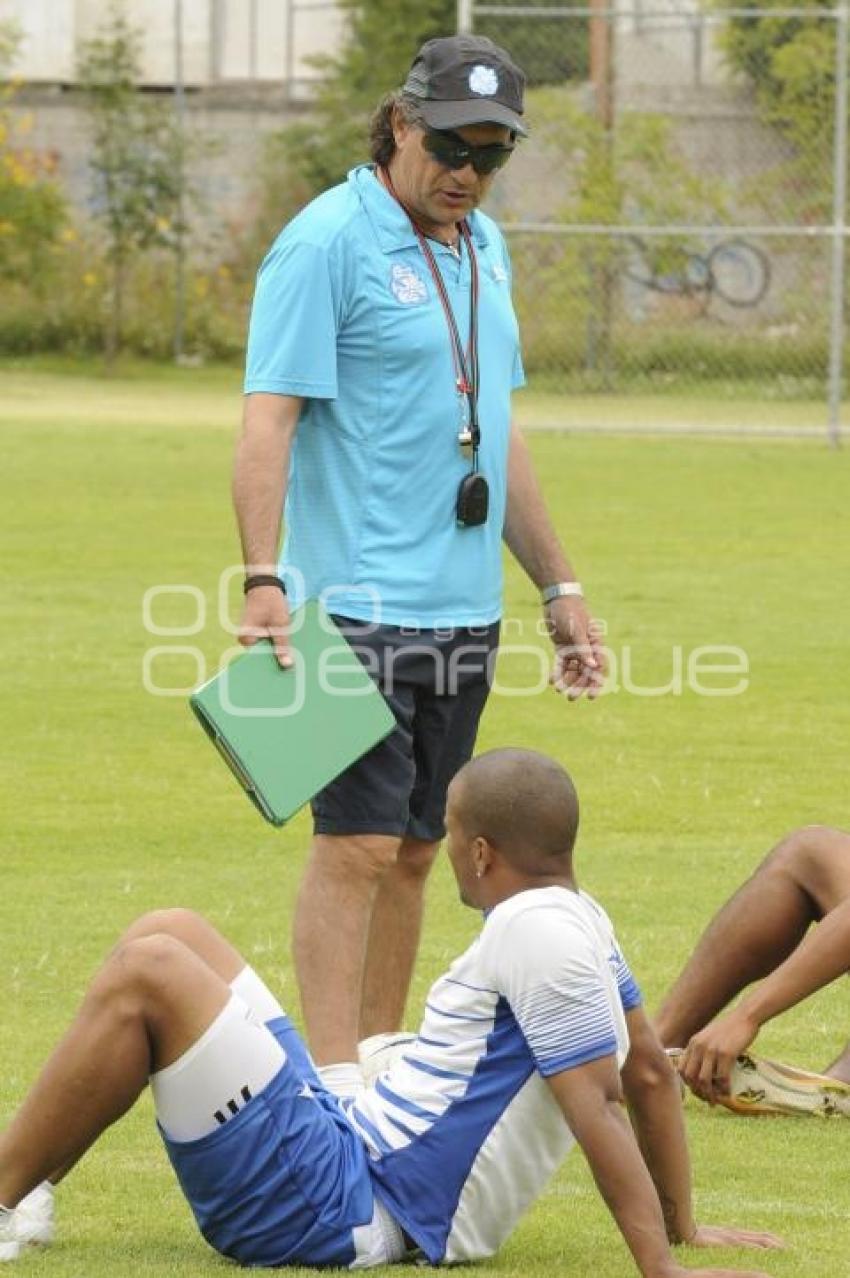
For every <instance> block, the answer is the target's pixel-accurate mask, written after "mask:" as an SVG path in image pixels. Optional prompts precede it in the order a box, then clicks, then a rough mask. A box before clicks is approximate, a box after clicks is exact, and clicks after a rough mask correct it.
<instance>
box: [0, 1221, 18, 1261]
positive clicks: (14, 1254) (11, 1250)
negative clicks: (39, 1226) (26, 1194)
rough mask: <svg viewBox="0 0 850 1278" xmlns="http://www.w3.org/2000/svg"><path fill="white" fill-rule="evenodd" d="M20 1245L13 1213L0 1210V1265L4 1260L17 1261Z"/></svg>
mask: <svg viewBox="0 0 850 1278" xmlns="http://www.w3.org/2000/svg"><path fill="white" fill-rule="evenodd" d="M20 1254H21V1243H20V1240H19V1238H18V1231H17V1228H16V1222H15V1213H14V1212H13V1211H6V1210H5V1209H0V1264H2V1262H3V1261H4V1260H17V1259H18V1257H19V1256H20Z"/></svg>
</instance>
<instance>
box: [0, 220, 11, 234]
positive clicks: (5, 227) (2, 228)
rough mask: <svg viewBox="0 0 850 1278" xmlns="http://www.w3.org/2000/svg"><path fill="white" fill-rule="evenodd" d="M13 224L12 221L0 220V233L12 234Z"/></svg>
mask: <svg viewBox="0 0 850 1278" xmlns="http://www.w3.org/2000/svg"><path fill="white" fill-rule="evenodd" d="M14 234H15V226H14V223H13V222H5V221H0V235H14Z"/></svg>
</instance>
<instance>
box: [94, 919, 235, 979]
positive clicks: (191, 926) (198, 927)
mask: <svg viewBox="0 0 850 1278" xmlns="http://www.w3.org/2000/svg"><path fill="white" fill-rule="evenodd" d="M152 935H158V936H173V937H174V939H175V940H177V941H182V943H183V944H184V945H185V946H186V947H187V948H188V949H190V950H191V951H192V952H193V953H194V954H197V956H198V958H200V959H203V961H204V962H205V963H206V965H207V967H211V968H212V970H213V971H214V972H215V973H216V975H217V976H220V977H221V979H222V980H223V981H226V982H227V984H228V985H229V984H230V982H231V981H232V980H234V978H235V977H236V976H238V975H239V973H240V972H241V971H242V969H243V968H244V967H245V959H244V958H243V957H242V955H241V954H240V953H239V951H238V950H237V949H236V948H235V947H234V946H233V945H231V944H230V942H229V941H228V940H227V939H226V937H224V936H222V934H221V933H220V932H219V931H218V930H217V929H216V928H214V927H213V925H212V924H211V923H210V922H209V921H208V920H207V919H205V918H203V916H202V915H200V914H196V913H195V911H194V910H185V909H179V908H177V909H168V910H151V911H150V913H148V914H143V915H142V916H141V918H139V919H137V920H136V921H135V923H133V924H131V926H130V927H129V928H128V929H127V931H126V932H125V933H124V935H123V936H122V937H121V940H120V941H119V943H118V944H119V946H120V945H126V944H127V942H128V941H135V940H138V939H140V938H141V937H143V936H152Z"/></svg>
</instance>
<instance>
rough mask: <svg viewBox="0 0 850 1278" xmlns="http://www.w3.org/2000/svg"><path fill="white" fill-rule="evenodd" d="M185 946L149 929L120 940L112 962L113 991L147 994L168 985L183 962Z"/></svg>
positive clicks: (164, 934)
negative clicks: (149, 931)
mask: <svg viewBox="0 0 850 1278" xmlns="http://www.w3.org/2000/svg"><path fill="white" fill-rule="evenodd" d="M186 952H187V951H186V947H185V945H183V944H182V942H181V941H179V940H178V939H177V938H176V937H174V936H169V935H168V934H167V933H165V932H152V933H150V934H149V935H147V936H138V937H135V938H132V939H130V940H127V941H125V942H124V943H123V944H121V945H120V946H119V947H118V949H117V950H116V952H115V955H114V962H113V965H112V966H113V977H114V986H115V989H116V991H117V992H119V993H123V994H127V995H132V994H136V995H139V996H142V997H145V998H146V997H147V996H148V995H150V994H151V993H152V992H153V993H156V992H157V991H160V990H162V989H164V988H167V987H169V986H170V985H171V984H172V983H173V980H174V976H175V972H176V970H177V968H178V966H179V965H180V964H181V963H183V962H185V959H186Z"/></svg>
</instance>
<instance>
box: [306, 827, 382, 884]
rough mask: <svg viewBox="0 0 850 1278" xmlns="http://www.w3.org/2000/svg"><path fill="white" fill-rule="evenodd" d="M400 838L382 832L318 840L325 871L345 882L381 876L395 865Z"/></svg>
mask: <svg viewBox="0 0 850 1278" xmlns="http://www.w3.org/2000/svg"><path fill="white" fill-rule="evenodd" d="M400 846H401V839H400V838H396V837H395V836H394V835H385V834H349V835H345V836H344V837H328V836H325V837H324V838H322V839H321V841H320V844H319V847H320V854H321V858H322V861H323V864H324V867H325V870H326V872H327V873H329V874H330V875H335V876H337V877H339V878H342V879H344V880H345V881H346V882H349V883H350V882H352V881H353V880H363V881H369V882H371V881H373V880H376V879H381V878H383V876H384V875H385V874H386V873H387V871H388V870H390V869H391V868H392V866H394V865H395V863H396V860H397V858H398V852H399V848H400Z"/></svg>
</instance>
